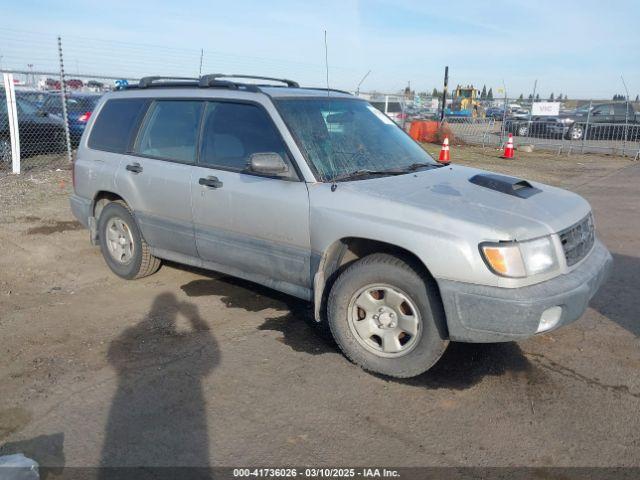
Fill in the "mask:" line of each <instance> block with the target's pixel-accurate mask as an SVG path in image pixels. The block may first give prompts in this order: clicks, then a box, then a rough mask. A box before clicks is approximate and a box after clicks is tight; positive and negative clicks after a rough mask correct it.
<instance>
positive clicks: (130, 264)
mask: <svg viewBox="0 0 640 480" xmlns="http://www.w3.org/2000/svg"><path fill="white" fill-rule="evenodd" d="M107 230H109V231H107ZM98 237H99V240H100V250H101V251H102V256H103V257H104V260H105V262H107V265H108V266H109V268H110V269H111V271H112V272H113V273H115V274H116V275H118V276H119V277H121V278H125V279H127V280H133V279H136V278H142V277H146V276H149V275H151V274H153V273H155V272H156V271H157V270H158V268H160V259H159V258H157V257H154V256H153V255H151V253H150V249H149V245H147V242H145V240H144V238H142V235H141V234H140V229H139V228H138V224H137V223H136V221H135V219H134V218H133V215H132V214H131V210H129V207H128V206H127V204H126V203H124V202H123V201H116V202H111V203H108V204H107V205H106V206H105V207H104V208H103V209H102V212H101V213H100V218H99V219H98Z"/></svg>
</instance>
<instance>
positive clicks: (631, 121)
mask: <svg viewBox="0 0 640 480" xmlns="http://www.w3.org/2000/svg"><path fill="white" fill-rule="evenodd" d="M486 116H487V117H488V118H494V119H496V120H502V119H504V121H505V125H504V127H505V130H506V131H507V132H509V133H512V134H513V135H516V136H522V137H545V138H551V139H562V138H566V139H567V140H582V139H591V140H619V139H623V138H626V139H627V140H630V141H637V140H640V114H639V113H638V112H636V111H635V109H634V107H633V105H632V104H630V103H616V102H608V103H598V104H592V105H584V106H582V107H579V108H577V109H576V110H572V111H564V112H560V115H558V116H537V115H533V116H530V113H529V110H527V109H524V108H510V109H507V111H506V114H505V110H504V108H502V107H491V108H488V109H487V111H486Z"/></svg>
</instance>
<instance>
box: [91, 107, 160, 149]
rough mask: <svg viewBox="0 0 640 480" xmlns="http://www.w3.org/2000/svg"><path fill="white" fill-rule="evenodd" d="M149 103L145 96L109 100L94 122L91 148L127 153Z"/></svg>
mask: <svg viewBox="0 0 640 480" xmlns="http://www.w3.org/2000/svg"><path fill="white" fill-rule="evenodd" d="M147 104H148V100H147V99H145V98H128V99H122V100H107V102H106V103H105V104H104V105H103V107H102V109H101V110H100V112H99V114H98V118H96V120H95V122H94V124H93V128H92V130H91V135H90V136H89V148H92V149H94V150H104V151H106V152H113V153H125V152H126V151H127V148H128V146H129V144H130V142H131V139H132V138H133V135H134V133H135V132H134V130H135V128H136V126H137V125H138V123H139V120H140V119H141V118H142V115H143V114H144V112H145V110H146V107H147Z"/></svg>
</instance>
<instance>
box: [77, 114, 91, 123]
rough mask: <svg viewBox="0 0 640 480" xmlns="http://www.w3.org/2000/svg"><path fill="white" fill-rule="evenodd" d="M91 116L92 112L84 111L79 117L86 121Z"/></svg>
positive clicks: (79, 119)
mask: <svg viewBox="0 0 640 480" xmlns="http://www.w3.org/2000/svg"><path fill="white" fill-rule="evenodd" d="M89 118H91V112H84V113H83V114H82V115H80V116H79V117H78V121H79V122H86V121H88V120H89Z"/></svg>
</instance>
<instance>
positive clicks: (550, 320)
mask: <svg viewBox="0 0 640 480" xmlns="http://www.w3.org/2000/svg"><path fill="white" fill-rule="evenodd" d="M561 316H562V307H559V306H555V307H551V308H547V309H546V310H545V311H544V312H542V315H540V323H539V324H538V330H537V331H536V333H540V332H546V331H547V330H551V329H552V328H553V327H555V326H556V325H558V322H559V321H560V317H561Z"/></svg>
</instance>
